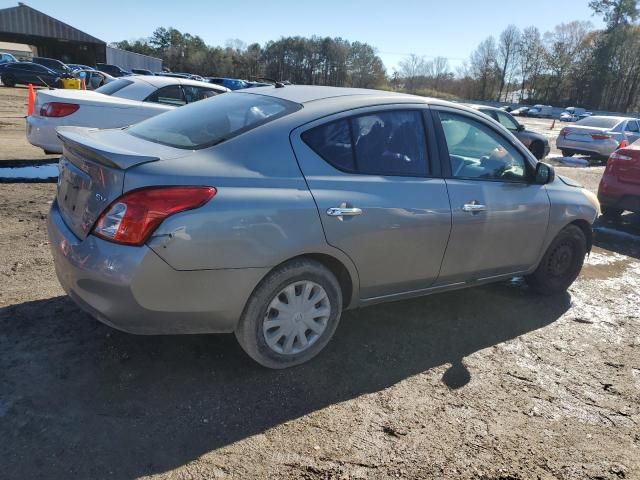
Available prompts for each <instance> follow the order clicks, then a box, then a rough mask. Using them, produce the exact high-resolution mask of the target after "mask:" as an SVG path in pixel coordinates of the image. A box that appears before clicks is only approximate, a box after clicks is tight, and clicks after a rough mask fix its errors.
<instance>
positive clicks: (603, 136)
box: [591, 133, 611, 140]
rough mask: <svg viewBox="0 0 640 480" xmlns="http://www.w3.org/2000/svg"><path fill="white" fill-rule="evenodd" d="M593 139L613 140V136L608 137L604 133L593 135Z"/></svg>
mask: <svg viewBox="0 0 640 480" xmlns="http://www.w3.org/2000/svg"><path fill="white" fill-rule="evenodd" d="M591 138H593V139H594V140H607V139H608V138H611V135H606V134H604V133H594V134H593V135H591Z"/></svg>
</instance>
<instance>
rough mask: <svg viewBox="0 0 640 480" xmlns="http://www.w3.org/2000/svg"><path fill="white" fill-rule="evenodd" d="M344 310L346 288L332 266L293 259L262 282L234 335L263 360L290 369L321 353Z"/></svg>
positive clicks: (256, 358) (252, 356) (268, 365)
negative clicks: (334, 273)
mask: <svg viewBox="0 0 640 480" xmlns="http://www.w3.org/2000/svg"><path fill="white" fill-rule="evenodd" d="M341 314H342V293H341V290H340V285H339V283H338V281H337V280H336V277H335V276H334V275H333V274H332V273H331V271H329V270H328V269H327V268H326V267H325V266H324V265H322V264H321V263H319V262H316V261H314V260H308V259H298V260H292V261H290V262H287V263H285V264H283V265H281V266H280V267H278V268H277V269H275V270H274V271H273V272H271V273H270V274H269V275H268V276H267V277H266V278H265V279H264V280H263V281H262V282H261V283H260V284H259V285H258V287H257V288H256V290H255V291H254V292H253V294H252V295H251V297H250V298H249V301H248V302H247V305H246V307H245V311H244V312H243V314H242V318H241V319H240V322H239V323H238V327H237V328H236V331H235V335H236V338H237V339H238V342H239V343H240V346H241V347H242V348H243V349H244V351H245V352H247V354H248V355H249V356H250V357H251V358H253V359H254V360H255V361H256V362H258V363H259V364H260V365H263V366H265V367H268V368H287V367H292V366H294V365H299V364H301V363H304V362H307V361H309V360H311V359H312V358H313V357H315V356H316V355H317V354H318V353H320V351H321V350H322V349H323V348H324V347H325V346H326V345H327V343H329V340H331V337H332V336H333V333H334V332H335V330H336V327H337V326H338V322H339V321H340V316H341Z"/></svg>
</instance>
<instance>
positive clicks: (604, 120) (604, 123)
mask: <svg viewBox="0 0 640 480" xmlns="http://www.w3.org/2000/svg"><path fill="white" fill-rule="evenodd" d="M621 121H622V120H620V119H619V118H608V117H587V118H583V119H582V120H579V121H577V122H576V125H579V126H581V127H596V128H613V127H615V126H616V125H618V124H619V123H620V122H621Z"/></svg>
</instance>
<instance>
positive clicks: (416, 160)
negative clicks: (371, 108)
mask: <svg viewBox="0 0 640 480" xmlns="http://www.w3.org/2000/svg"><path fill="white" fill-rule="evenodd" d="M302 139H303V140H304V142H305V143H306V144H307V145H309V147H311V149H312V150H314V151H315V152H316V153H317V154H318V155H319V156H321V157H322V158H323V159H324V160H325V161H327V162H328V163H329V164H331V165H332V166H334V167H335V168H337V169H339V170H343V171H346V172H349V173H359V174H365V175H390V176H426V175H429V174H430V172H429V168H428V166H429V162H428V157H427V142H426V137H425V128H424V123H423V117H422V112H421V111H419V110H398V111H384V112H378V113H373V114H366V115H358V116H355V117H351V118H348V119H343V120H338V121H336V122H331V123H328V124H325V125H321V126H319V127H315V128H313V129H311V130H308V131H306V132H304V133H303V134H302Z"/></svg>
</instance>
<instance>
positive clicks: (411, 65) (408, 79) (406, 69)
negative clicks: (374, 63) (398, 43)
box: [398, 53, 427, 91]
mask: <svg viewBox="0 0 640 480" xmlns="http://www.w3.org/2000/svg"><path fill="white" fill-rule="evenodd" d="M398 66H399V67H400V76H401V77H402V78H404V82H405V88H406V89H407V90H409V91H413V90H415V88H416V87H417V79H418V77H424V76H425V75H426V73H427V65H426V62H425V59H424V57H420V56H418V55H416V54H415V53H412V54H410V55H409V56H408V57H407V58H405V59H404V60H401V61H400V62H399V63H398Z"/></svg>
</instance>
